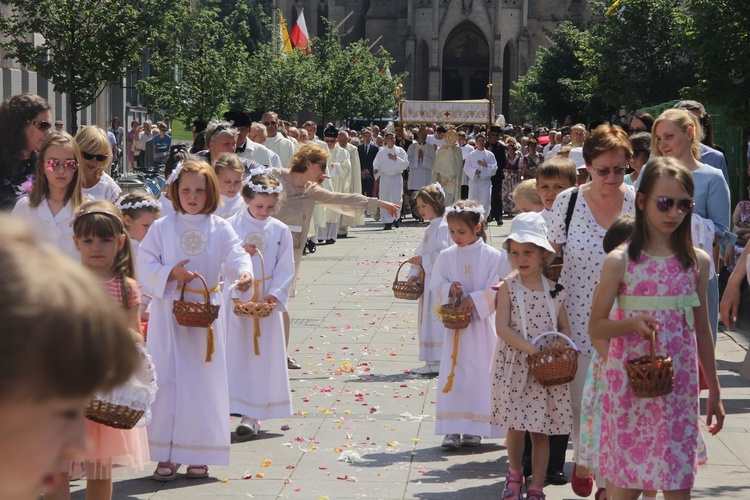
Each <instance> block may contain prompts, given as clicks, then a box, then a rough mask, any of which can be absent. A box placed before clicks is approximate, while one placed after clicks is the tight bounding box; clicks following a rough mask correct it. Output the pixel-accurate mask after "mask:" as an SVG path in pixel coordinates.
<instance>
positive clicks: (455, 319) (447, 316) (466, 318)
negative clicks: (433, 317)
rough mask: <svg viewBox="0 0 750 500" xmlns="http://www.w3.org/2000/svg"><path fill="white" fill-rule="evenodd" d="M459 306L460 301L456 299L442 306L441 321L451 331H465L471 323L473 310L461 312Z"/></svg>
mask: <svg viewBox="0 0 750 500" xmlns="http://www.w3.org/2000/svg"><path fill="white" fill-rule="evenodd" d="M459 304H460V299H458V298H454V299H453V302H451V303H449V304H443V305H442V306H440V319H441V321H442V322H443V324H444V325H445V327H446V328H448V329H449V330H463V329H464V328H466V327H468V326H469V323H471V309H469V310H468V311H464V312H459V311H458V305H459Z"/></svg>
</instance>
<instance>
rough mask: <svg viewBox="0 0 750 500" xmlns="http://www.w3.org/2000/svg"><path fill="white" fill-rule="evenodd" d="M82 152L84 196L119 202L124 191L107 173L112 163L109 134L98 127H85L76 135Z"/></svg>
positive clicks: (91, 198)
mask: <svg viewBox="0 0 750 500" xmlns="http://www.w3.org/2000/svg"><path fill="white" fill-rule="evenodd" d="M76 142H77V143H78V147H79V148H80V150H81V175H82V180H83V194H84V196H86V198H88V199H90V200H107V201H109V202H111V203H114V202H116V201H117V199H118V198H119V197H120V195H121V194H122V189H120V186H118V185H117V183H116V182H115V180H114V179H112V177H110V176H109V175H108V174H107V173H106V172H105V171H106V170H107V169H108V168H109V166H110V165H111V163H112V154H111V153H112V148H111V147H110V144H109V138H108V137H107V132H105V131H104V130H102V129H100V128H99V127H97V126H96V125H90V126H88V127H83V128H82V129H81V130H80V131H79V132H78V133H77V134H76Z"/></svg>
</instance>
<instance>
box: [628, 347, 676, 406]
mask: <svg viewBox="0 0 750 500" xmlns="http://www.w3.org/2000/svg"><path fill="white" fill-rule="evenodd" d="M654 337H655V334H654V335H651V340H650V342H649V344H650V347H651V355H650V356H641V357H640V358H636V359H631V360H630V361H628V364H627V367H628V382H629V383H630V388H631V389H633V393H634V394H635V396H636V397H638V398H655V397H657V396H666V395H667V394H669V393H671V392H672V389H674V366H673V365H672V358H671V357H664V356H657V355H656V351H655V347H654Z"/></svg>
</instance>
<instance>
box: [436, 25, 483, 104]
mask: <svg viewBox="0 0 750 500" xmlns="http://www.w3.org/2000/svg"><path fill="white" fill-rule="evenodd" d="M489 79H490V47H489V45H488V44H487V39H486V38H485V36H484V34H483V33H482V31H481V30H480V29H479V28H478V27H477V26H476V25H475V24H474V23H472V22H469V21H464V22H462V23H460V24H459V25H458V26H456V27H455V28H453V31H451V33H450V35H448V38H447V40H446V41H445V45H444V47H443V85H442V99H443V100H455V99H484V98H485V97H486V96H487V84H488V83H489Z"/></svg>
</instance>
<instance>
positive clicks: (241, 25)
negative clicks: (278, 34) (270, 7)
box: [202, 0, 271, 55]
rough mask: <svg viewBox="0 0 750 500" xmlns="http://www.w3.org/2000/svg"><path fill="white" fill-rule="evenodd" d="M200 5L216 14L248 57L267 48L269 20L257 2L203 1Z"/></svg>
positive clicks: (254, 0) (269, 35)
mask: <svg viewBox="0 0 750 500" xmlns="http://www.w3.org/2000/svg"><path fill="white" fill-rule="evenodd" d="M202 4H203V5H204V6H207V7H209V8H212V9H214V10H216V11H217V12H218V14H219V19H221V22H222V24H224V27H225V28H226V29H227V31H229V32H231V33H233V34H234V36H235V37H236V39H237V41H239V42H240V43H242V44H243V45H244V46H245V50H246V51H247V53H248V54H249V55H252V54H254V53H255V51H256V50H258V49H259V48H261V47H266V46H267V41H268V40H269V39H270V38H271V29H270V28H269V19H268V16H267V15H266V13H265V12H264V11H263V6H262V5H261V3H260V2H258V1H257V0H203V1H202Z"/></svg>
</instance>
